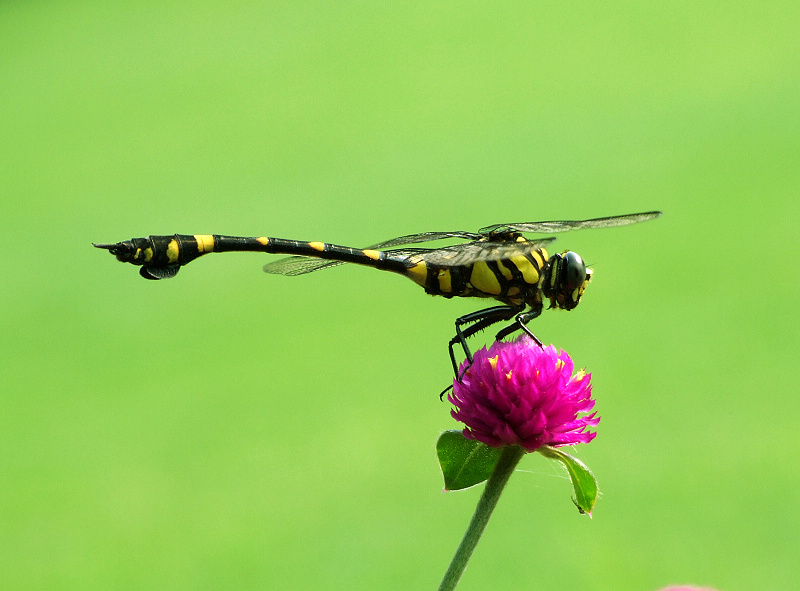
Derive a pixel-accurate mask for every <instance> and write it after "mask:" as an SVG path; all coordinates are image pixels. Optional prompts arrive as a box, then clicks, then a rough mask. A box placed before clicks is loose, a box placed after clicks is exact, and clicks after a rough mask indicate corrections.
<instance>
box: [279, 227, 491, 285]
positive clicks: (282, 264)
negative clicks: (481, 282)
mask: <svg viewBox="0 0 800 591" xmlns="http://www.w3.org/2000/svg"><path fill="white" fill-rule="evenodd" d="M446 238H462V239H464V240H478V239H479V238H481V235H480V234H475V233H472V232H423V233H421V234H409V235H408V236H399V237H397V238H392V239H391V240H386V241H385V242H378V243H377V244H373V245H371V246H367V247H366V249H370V250H379V249H382V248H389V247H390V246H400V245H403V244H417V243H419V242H430V241H432V240H444V239H446ZM419 250H425V249H417V250H413V249H407V250H406V251H401V250H397V251H396V252H397V254H398V255H402V254H406V255H408V254H411V253H412V252H415V253H416V252H417V251H419ZM343 264H344V262H343V261H331V260H327V259H318V258H316V257H304V256H291V257H286V258H284V259H278V260H277V261H273V262H271V263H267V264H266V265H264V272H265V273H272V274H273V275H288V276H295V275H305V274H306V273H311V272H313V271H320V270H322V269H328V268H329V267H336V266H338V265H343Z"/></svg>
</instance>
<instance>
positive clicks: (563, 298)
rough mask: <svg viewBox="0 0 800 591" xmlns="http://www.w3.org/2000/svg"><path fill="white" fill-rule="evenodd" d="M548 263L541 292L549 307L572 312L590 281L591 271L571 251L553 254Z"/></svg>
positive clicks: (576, 254)
mask: <svg viewBox="0 0 800 591" xmlns="http://www.w3.org/2000/svg"><path fill="white" fill-rule="evenodd" d="M548 263H549V265H548V268H549V274H548V275H547V276H545V282H544V285H543V287H542V291H543V292H544V295H545V296H547V297H548V298H550V307H551V308H562V309H564V310H572V309H573V308H574V307H575V306H577V305H578V302H580V301H581V296H582V295H583V292H584V290H585V289H586V286H587V285H589V281H591V279H592V270H591V269H587V268H586V264H585V263H584V262H583V259H582V258H581V257H580V256H579V255H578V253H576V252H572V251H571V250H566V251H564V252H562V253H560V254H554V255H553V256H551V257H550V260H549V261H548Z"/></svg>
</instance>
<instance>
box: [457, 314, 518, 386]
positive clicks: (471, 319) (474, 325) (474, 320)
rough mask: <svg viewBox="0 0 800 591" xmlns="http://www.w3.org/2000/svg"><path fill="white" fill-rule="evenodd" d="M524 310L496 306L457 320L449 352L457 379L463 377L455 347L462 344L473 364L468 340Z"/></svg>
mask: <svg viewBox="0 0 800 591" xmlns="http://www.w3.org/2000/svg"><path fill="white" fill-rule="evenodd" d="M522 309H523V307H522V306H495V307H493V308H486V309H485V310H478V311H477V312H472V313H471V314H466V315H464V316H461V317H460V318H457V319H456V334H455V336H454V337H453V338H452V339H450V343H449V350H450V361H451V362H452V364H453V373H454V374H455V376H456V378H457V379H459V380H460V379H461V376H460V375H459V374H458V363H456V355H455V351H454V350H453V347H454V346H455V345H456V344H460V345H461V348H462V350H463V351H464V356H465V357H466V358H467V362H468V364H472V352H471V351H470V350H469V345H467V339H468V338H469V337H471V336H472V335H474V334H475V333H477V332H480V331H482V330H483V329H485V328H487V327H489V326H491V325H492V324H496V323H497V322H502V321H503V320H509V319H510V318H512V317H513V316H514V315H515V314H518V315H519V314H520V310H522ZM466 325H469V326H466ZM462 326H466V328H464V329H463V330H462V328H461V327H462Z"/></svg>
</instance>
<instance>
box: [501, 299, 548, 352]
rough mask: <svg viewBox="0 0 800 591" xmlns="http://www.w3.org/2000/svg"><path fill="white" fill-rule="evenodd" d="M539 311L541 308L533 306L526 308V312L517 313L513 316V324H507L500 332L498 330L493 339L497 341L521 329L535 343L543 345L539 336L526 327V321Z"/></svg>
mask: <svg viewBox="0 0 800 591" xmlns="http://www.w3.org/2000/svg"><path fill="white" fill-rule="evenodd" d="M541 313H542V309H541V308H533V309H532V310H528V311H527V312H522V313H520V314H517V317H516V318H514V324H509V325H508V326H506V327H505V328H504V329H502V330H501V331H500V332H498V333H497V336H496V337H495V340H498V341H499V340H501V339H504V338H505V337H507V336H508V335H510V334H511V333H512V332H516V331H518V330H522V331H524V332H525V333H526V334H527V335H528V336H529V337H531V338H532V339H533V340H534V342H535V343H536V344H537V345H539V346H540V347H542V346H543V345H542V341H540V340H539V338H538V337H537V336H536V335H535V334H533V332H531V329H530V328H528V322H530V321H531V320H533V319H534V318H536V317H537V316H539V314H541Z"/></svg>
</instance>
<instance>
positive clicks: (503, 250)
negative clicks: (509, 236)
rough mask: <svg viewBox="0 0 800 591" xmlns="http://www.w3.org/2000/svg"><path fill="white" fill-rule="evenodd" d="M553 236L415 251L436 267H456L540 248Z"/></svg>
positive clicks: (550, 240) (495, 259)
mask: <svg viewBox="0 0 800 591" xmlns="http://www.w3.org/2000/svg"><path fill="white" fill-rule="evenodd" d="M554 240H555V238H541V239H537V240H526V241H523V242H492V241H490V240H481V241H478V242H470V243H468V244H457V245H455V246H446V247H444V248H436V249H431V250H428V249H419V250H420V251H422V252H418V253H415V254H417V255H418V256H420V257H422V259H423V260H424V261H425V262H426V263H429V264H433V265H436V266H438V267H458V266H461V265H471V264H473V263H477V262H478V261H499V260H502V259H507V258H509V257H513V256H515V255H519V254H525V253H528V252H530V251H532V250H536V249H537V248H542V247H544V246H547V245H548V244H550V243H551V242H553V241H554ZM389 252H392V253H393V251H389Z"/></svg>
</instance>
